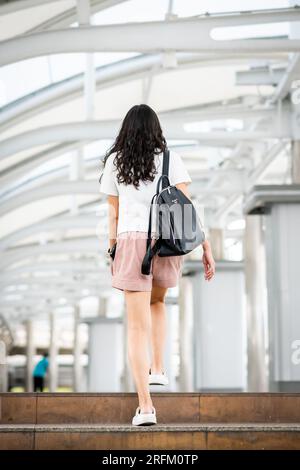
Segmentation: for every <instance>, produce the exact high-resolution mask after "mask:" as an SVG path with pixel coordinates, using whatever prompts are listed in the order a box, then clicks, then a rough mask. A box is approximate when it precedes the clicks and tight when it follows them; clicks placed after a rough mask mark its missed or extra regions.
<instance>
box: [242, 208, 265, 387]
mask: <svg viewBox="0 0 300 470" xmlns="http://www.w3.org/2000/svg"><path fill="white" fill-rule="evenodd" d="M244 259H245V276H246V277H245V285H246V304H247V306H246V308H247V356H248V359H247V363H248V367H247V369H248V370H247V383H248V386H247V391H249V392H266V391H268V369H267V357H266V354H267V344H266V339H267V332H268V322H267V315H268V314H267V303H266V272H265V250H264V236H263V229H262V218H261V217H260V216H259V215H251V216H249V215H248V216H246V229H245V240H244Z"/></svg>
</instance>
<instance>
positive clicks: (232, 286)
mask: <svg viewBox="0 0 300 470" xmlns="http://www.w3.org/2000/svg"><path fill="white" fill-rule="evenodd" d="M191 279H192V282H193V311H194V330H193V333H194V335H193V348H194V357H195V368H194V373H195V378H194V382H195V388H196V390H202V391H244V390H245V389H246V348H247V343H246V328H245V325H246V321H245V305H244V295H245V286H244V266H243V263H241V262H237V261H223V262H222V261H219V262H218V263H216V275H215V276H214V278H213V280H211V281H205V279H204V273H203V266H202V265H201V266H200V269H199V272H196V273H195V274H194V275H193V276H192V277H191Z"/></svg>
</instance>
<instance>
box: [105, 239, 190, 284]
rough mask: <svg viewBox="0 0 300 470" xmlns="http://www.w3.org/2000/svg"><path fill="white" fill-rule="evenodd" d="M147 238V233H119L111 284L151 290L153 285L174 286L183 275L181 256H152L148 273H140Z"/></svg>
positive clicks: (112, 263) (112, 265) (112, 264)
mask: <svg viewBox="0 0 300 470" xmlns="http://www.w3.org/2000/svg"><path fill="white" fill-rule="evenodd" d="M146 241H147V233H146V232H123V233H120V234H119V235H118V237H117V248H116V252H115V258H114V260H113V261H111V274H112V287H115V288H116V289H120V290H132V291H151V290H152V286H157V287H175V286H176V285H177V283H178V279H179V277H180V276H181V274H182V266H183V256H166V257H160V256H158V255H155V256H154V257H153V259H152V263H151V272H150V274H149V275H148V274H142V273H141V266H142V261H143V258H144V256H145V253H146ZM154 241H155V240H154V239H153V242H154Z"/></svg>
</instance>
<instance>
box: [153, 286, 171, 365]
mask: <svg viewBox="0 0 300 470" xmlns="http://www.w3.org/2000/svg"><path fill="white" fill-rule="evenodd" d="M167 290H168V289H167V288H165V287H155V286H153V287H152V292H151V299H150V302H151V304H150V308H151V320H152V321H151V323H152V327H151V345H152V361H151V373H152V374H161V373H162V371H163V370H164V364H163V362H164V351H165V344H166V337H167V312H166V306H165V301H164V299H165V295H166V293H167Z"/></svg>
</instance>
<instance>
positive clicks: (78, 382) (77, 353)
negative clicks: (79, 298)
mask: <svg viewBox="0 0 300 470" xmlns="http://www.w3.org/2000/svg"><path fill="white" fill-rule="evenodd" d="M81 355H82V343H81V338H80V307H79V305H78V304H76V305H74V347H73V358H74V363H73V392H82V391H83V390H82V364H81Z"/></svg>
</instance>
